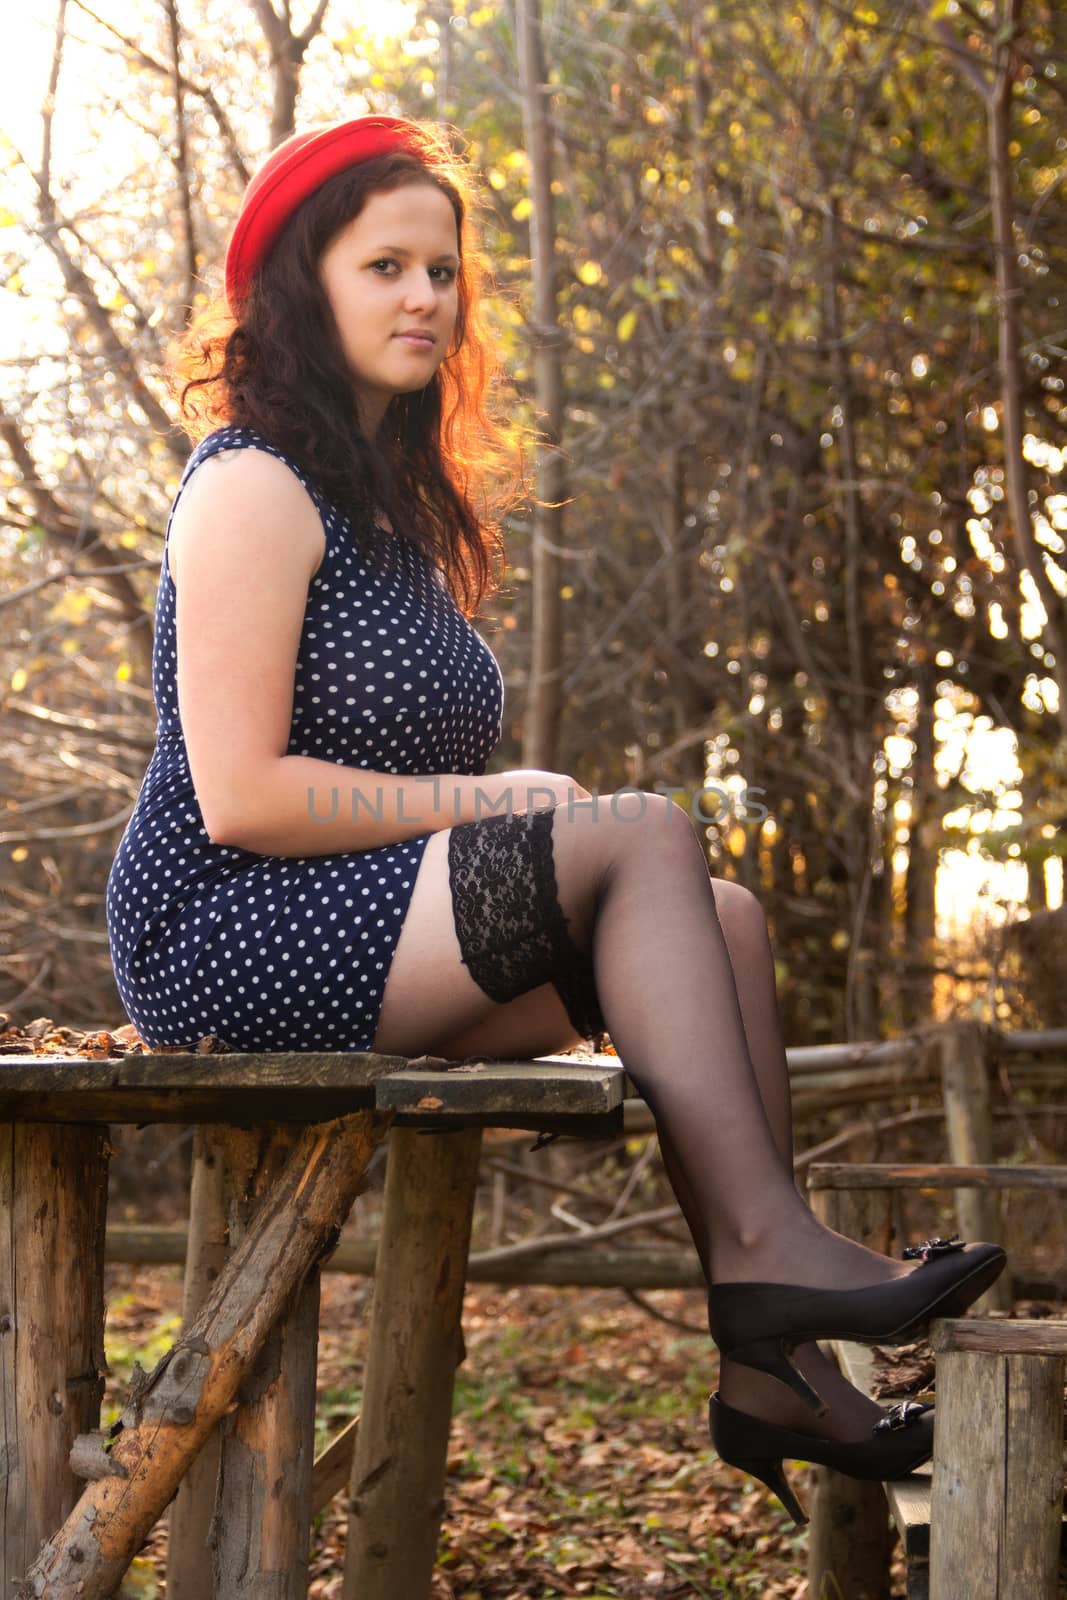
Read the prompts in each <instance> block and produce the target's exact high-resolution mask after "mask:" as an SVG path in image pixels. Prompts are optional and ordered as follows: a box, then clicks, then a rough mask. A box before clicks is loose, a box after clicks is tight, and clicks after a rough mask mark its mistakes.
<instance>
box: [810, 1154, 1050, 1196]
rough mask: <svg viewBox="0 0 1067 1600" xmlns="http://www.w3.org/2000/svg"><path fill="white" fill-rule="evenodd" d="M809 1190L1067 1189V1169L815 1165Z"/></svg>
mask: <svg viewBox="0 0 1067 1600" xmlns="http://www.w3.org/2000/svg"><path fill="white" fill-rule="evenodd" d="M808 1187H809V1189H1053V1190H1055V1189H1067V1166H1062V1167H1004V1166H990V1167H963V1166H951V1165H949V1164H948V1163H947V1162H938V1163H935V1164H930V1165H925V1166H917V1165H909V1166H905V1165H898V1164H896V1163H886V1164H885V1165H878V1164H867V1163H862V1162H855V1163H853V1162H847V1161H842V1162H831V1161H820V1162H813V1163H812V1165H811V1166H810V1167H809V1168H808Z"/></svg>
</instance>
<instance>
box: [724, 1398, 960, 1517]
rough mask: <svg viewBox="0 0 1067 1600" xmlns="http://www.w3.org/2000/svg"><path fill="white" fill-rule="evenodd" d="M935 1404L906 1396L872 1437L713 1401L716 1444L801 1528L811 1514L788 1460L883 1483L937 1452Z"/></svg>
mask: <svg viewBox="0 0 1067 1600" xmlns="http://www.w3.org/2000/svg"><path fill="white" fill-rule="evenodd" d="M933 1410H934V1408H933V1406H929V1405H926V1404H925V1403H922V1402H920V1401H917V1400H905V1401H903V1402H902V1403H901V1404H899V1405H894V1406H891V1407H890V1408H889V1410H888V1411H887V1412H885V1413H884V1414H883V1416H882V1417H881V1418H880V1420H879V1421H878V1422H876V1423H875V1424H874V1427H873V1428H872V1429H871V1437H870V1438H869V1439H856V1440H850V1441H842V1440H840V1439H820V1438H817V1437H816V1436H815V1435H814V1434H808V1433H798V1432H797V1431H796V1429H795V1428H780V1427H779V1426H778V1425H777V1423H774V1422H764V1421H763V1420H762V1418H760V1417H752V1416H749V1414H748V1413H747V1412H746V1411H737V1410H736V1409H735V1408H734V1407H733V1406H730V1405H727V1404H726V1402H725V1400H722V1399H720V1398H719V1395H718V1393H715V1394H713V1395H711V1396H710V1397H709V1399H708V1429H709V1432H710V1434H711V1442H712V1444H713V1445H714V1447H715V1449H716V1451H717V1452H718V1454H719V1456H720V1458H721V1459H722V1460H723V1461H725V1462H726V1464H727V1466H729V1467H736V1468H737V1469H738V1471H739V1472H747V1473H748V1474H749V1476H750V1477H753V1478H758V1479H759V1480H760V1482H761V1483H765V1484H766V1485H767V1487H768V1488H769V1489H772V1490H773V1491H774V1493H775V1494H776V1495H777V1496H778V1498H779V1500H780V1501H781V1502H782V1504H783V1505H784V1506H785V1508H786V1510H787V1511H788V1512H789V1515H790V1516H791V1517H792V1518H793V1521H794V1522H795V1523H796V1524H797V1526H798V1527H801V1526H803V1524H804V1523H806V1522H807V1520H808V1518H807V1515H806V1513H805V1511H804V1508H803V1506H802V1505H801V1504H800V1501H799V1500H798V1499H797V1497H796V1495H795V1494H794V1493H793V1489H792V1486H791V1485H790V1483H789V1480H788V1478H787V1477H786V1475H785V1468H784V1466H783V1462H784V1461H812V1462H815V1463H816V1464H817V1465H819V1466H824V1467H833V1469H834V1471H835V1472H843V1473H844V1474H845V1476H846V1477H849V1478H865V1479H867V1480H868V1481H877V1480H882V1479H891V1478H904V1477H907V1475H908V1473H909V1472H913V1471H914V1470H915V1468H916V1467H918V1466H921V1465H922V1463H923V1462H924V1461H929V1459H930V1457H931V1456H932V1455H933V1451H934V1416H933Z"/></svg>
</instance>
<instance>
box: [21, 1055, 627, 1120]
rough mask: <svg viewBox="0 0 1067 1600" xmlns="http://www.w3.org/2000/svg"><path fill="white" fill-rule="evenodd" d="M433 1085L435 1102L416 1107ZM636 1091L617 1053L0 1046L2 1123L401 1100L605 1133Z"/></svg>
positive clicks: (307, 1116)
mask: <svg viewBox="0 0 1067 1600" xmlns="http://www.w3.org/2000/svg"><path fill="white" fill-rule="evenodd" d="M386 1080H388V1081H389V1084H390V1088H389V1090H388V1092H383V1088H384V1084H385V1082H386ZM394 1080H395V1081H394ZM428 1095H429V1096H430V1099H431V1100H439V1101H440V1105H439V1106H430V1105H428V1104H424V1105H422V1107H421V1110H420V1107H419V1102H420V1101H425V1100H426V1097H427V1096H428ZM636 1095H637V1091H636V1089H635V1087H634V1085H633V1083H632V1081H631V1080H630V1079H629V1078H628V1077H627V1075H626V1073H625V1071H624V1069H623V1067H622V1065H621V1063H620V1061H619V1059H618V1057H617V1056H599V1057H593V1058H592V1059H590V1058H587V1057H574V1056H545V1057H542V1058H539V1059H538V1060H535V1061H517V1062H483V1061H479V1060H477V1059H476V1058H469V1059H468V1060H466V1061H450V1060H446V1059H445V1058H443V1057H440V1056H420V1057H417V1058H416V1059H414V1060H409V1059H408V1058H407V1057H405V1056H390V1055H378V1054H375V1053H374V1052H371V1051H366V1052H306V1053H304V1052H277V1053H273V1052H266V1053H262V1054H237V1053H234V1054H227V1053H218V1054H214V1053H207V1054H203V1055H196V1054H185V1053H182V1054H165V1055H141V1056H121V1057H111V1058H106V1059H104V1060H99V1061H92V1060H87V1059H86V1058H84V1057H69V1058H66V1057H56V1056H50V1055H39V1056H13V1055H7V1056H0V1121H8V1122H99V1123H107V1122H132V1123H149V1122H180V1123H222V1124H235V1123H237V1124H243V1125H252V1124H255V1123H263V1122H300V1123H308V1122H324V1121H330V1120H332V1119H333V1118H334V1117H337V1116H344V1115H348V1114H349V1113H351V1112H353V1111H360V1110H365V1109H369V1108H370V1107H371V1106H373V1105H378V1106H379V1107H392V1106H394V1105H395V1107H396V1109H397V1110H398V1111H399V1112H400V1113H401V1114H400V1115H399V1116H398V1119H397V1120H398V1122H400V1123H401V1124H412V1123H425V1122H431V1123H438V1122H440V1121H446V1122H449V1123H454V1122H455V1123H458V1121H459V1119H460V1118H462V1117H465V1118H467V1119H468V1120H470V1119H471V1118H472V1117H473V1118H476V1119H478V1120H481V1121H485V1122H491V1123H496V1124H498V1125H500V1126H502V1127H509V1126H517V1127H528V1128H530V1129H532V1130H538V1129H549V1128H556V1126H557V1124H558V1123H560V1122H563V1123H565V1124H566V1126H567V1128H568V1129H569V1130H572V1131H574V1132H586V1133H594V1132H598V1131H600V1132H603V1133H604V1134H605V1135H607V1134H608V1133H614V1132H621V1131H622V1125H621V1107H622V1103H623V1101H624V1100H625V1099H626V1098H628V1097H630V1098H633V1097H636ZM598 1118H599V1119H603V1127H602V1128H598V1126H597V1123H596V1119H598ZM590 1119H592V1120H590Z"/></svg>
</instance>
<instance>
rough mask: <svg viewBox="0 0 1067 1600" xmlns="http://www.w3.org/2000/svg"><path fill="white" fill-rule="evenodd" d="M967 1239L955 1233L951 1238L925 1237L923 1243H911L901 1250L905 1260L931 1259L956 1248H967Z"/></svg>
mask: <svg viewBox="0 0 1067 1600" xmlns="http://www.w3.org/2000/svg"><path fill="white" fill-rule="evenodd" d="M966 1246H967V1241H966V1240H965V1239H961V1238H960V1236H959V1234H958V1233H954V1234H953V1235H952V1237H951V1239H924V1240H923V1242H922V1244H909V1245H908V1247H907V1249H906V1250H902V1251H901V1255H902V1256H903V1258H904V1260H905V1261H930V1260H932V1259H933V1257H934V1256H947V1255H951V1254H952V1252H953V1251H954V1250H964V1249H966Z"/></svg>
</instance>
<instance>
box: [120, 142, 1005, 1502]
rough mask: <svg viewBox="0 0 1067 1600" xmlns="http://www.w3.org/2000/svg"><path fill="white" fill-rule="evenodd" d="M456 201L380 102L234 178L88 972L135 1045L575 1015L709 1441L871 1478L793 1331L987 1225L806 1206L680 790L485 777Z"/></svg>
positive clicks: (970, 1264) (478, 541)
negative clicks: (650, 1223)
mask: <svg viewBox="0 0 1067 1600" xmlns="http://www.w3.org/2000/svg"><path fill="white" fill-rule="evenodd" d="M470 211H471V194H470V190H469V185H468V179H467V176H466V173H465V170H464V168H463V167H462V164H461V163H460V162H459V161H458V160H457V158H456V157H455V156H454V154H453V153H452V152H451V150H450V149H449V147H448V145H447V144H446V143H445V141H444V138H443V136H441V135H440V134H438V133H437V132H435V131H434V130H432V129H430V128H428V127H425V126H422V125H418V124H414V123H411V122H406V121H404V120H402V119H399V118H389V117H362V118H357V119H355V120H353V121H349V122H344V123H339V124H333V125H329V126H325V127H318V128H312V129H309V130H307V131H305V132H303V133H300V134H297V135H294V136H293V137H292V138H291V139H289V140H287V141H286V142H285V143H284V144H283V145H281V146H280V147H279V148H278V149H277V150H276V151H274V152H273V154H272V155H270V157H269V158H268V159H267V160H266V161H265V163H264V164H263V165H262V166H261V168H260V169H259V170H258V172H257V173H256V174H255V176H254V177H253V179H252V181H251V183H250V184H249V186H248V189H247V192H246V194H245V197H244V199H243V202H242V205H241V209H240V213H239V216H238V218H237V222H236V225H235V227H234V230H233V234H232V236H231V239H230V243H229V246H228V249H227V255H226V297H227V303H226V304H225V305H219V306H216V307H210V308H209V309H208V312H207V313H206V314H205V315H204V316H202V317H201V318H199V319H198V321H197V323H196V324H195V325H194V326H193V327H192V328H191V329H190V331H189V333H188V334H187V335H186V337H185V339H184V342H183V345H182V347H181V349H180V352H179V357H178V360H177V362H176V365H175V378H176V380H177V381H178V382H179V383H180V382H181V381H182V380H185V382H184V387H183V388H182V389H181V396H180V398H181V406H182V415H183V421H184V425H185V426H186V429H187V431H188V432H189V433H190V434H191V436H192V437H193V438H199V443H198V444H197V446H196V448H195V450H194V451H193V454H192V456H191V457H190V460H189V463H188V465H187V467H186V470H185V472H184V474H183V477H182V480H181V484H180V486H179V489H178V493H177V495H176V497H175V503H174V506H173V508H172V511H171V517H170V521H169V524H168V529H167V539H166V547H165V551H164V560H163V569H162V572H161V580H160V588H159V596H158V601H157V635H156V643H155V659H154V671H153V689H154V693H155V699H156V705H157V709H158V714H159V727H158V734H157V743H156V748H155V751H154V753H153V756H152V761H151V763H150V765H149V768H148V772H147V773H146V776H145V780H144V784H143V786H142V789H141V793H140V795H139V797H138V800H137V805H136V807H135V810H134V813H133V815H132V817H131V819H130V822H129V825H128V827H127V829H126V833H125V835H124V837H123V840H122V843H121V845H120V847H119V851H118V853H117V856H116V859H115V863H114V865H113V868H112V871H111V875H110V878H109V882H108V893H107V916H108V930H109V936H110V942H111V951H112V957H113V960H114V965H115V973H116V978H117V982H118V986H119V991H120V994H121V996H122V999H123V1002H124V1004H125V1006H126V1008H127V1010H128V1012H129V1015H130V1017H131V1018H132V1020H133V1021H134V1023H135V1024H136V1026H137V1027H138V1029H139V1031H140V1032H141V1034H142V1036H143V1037H144V1039H145V1040H146V1042H147V1043H148V1044H149V1045H150V1046H152V1047H158V1046H163V1045H171V1046H181V1045H190V1044H193V1043H195V1041H196V1040H197V1039H199V1038H200V1037H201V1036H202V1035H204V1034H206V1033H215V1034H217V1035H219V1036H220V1037H221V1038H223V1039H224V1040H225V1041H226V1042H227V1043H229V1044H231V1045H234V1046H236V1047H238V1048H241V1049H247V1050H256V1049H265V1050H284V1049H296V1050H370V1049H374V1050H379V1051H384V1052H387V1053H396V1054H402V1055H418V1054H422V1053H424V1052H430V1053H433V1054H435V1055H442V1056H447V1057H459V1056H464V1055H469V1054H475V1053H478V1054H487V1055H497V1056H508V1055H518V1056H524V1057H529V1056H537V1055H542V1054H548V1053H551V1052H555V1051H560V1050H564V1049H567V1048H569V1047H570V1046H571V1045H573V1044H574V1043H576V1042H577V1041H578V1040H579V1039H581V1038H590V1037H593V1036H594V1035H595V1034H596V1033H597V1032H598V1031H599V1030H601V1029H602V1028H605V1027H606V1028H607V1029H608V1030H609V1031H610V1035H611V1038H612V1041H613V1043H614V1045H615V1047H616V1049H617V1050H618V1053H619V1056H620V1058H621V1059H622V1061H623V1063H624V1064H625V1066H626V1069H627V1071H628V1072H629V1073H630V1074H631V1076H632V1077H633V1079H634V1080H635V1082H636V1083H637V1084H638V1086H639V1087H640V1089H641V1092H642V1094H643V1096H644V1098H645V1100H646V1101H647V1103H648V1104H649V1105H650V1106H651V1108H652V1110H653V1112H654V1114H655V1117H656V1124H657V1128H658V1132H659V1138H660V1145H661V1149H662V1152H663V1158H664V1162H665V1164H666V1168H667V1172H668V1175H669V1178H670V1181H671V1184H672V1186H673V1188H674V1190H675V1193H676V1194H677V1196H678V1200H679V1203H680V1205H681V1208H682V1211H683V1213H684V1215H685V1218H686V1221H687V1223H688V1225H689V1228H690V1231H691V1232H692V1235H693V1239H694V1243H695V1244H696V1248H697V1250H698V1252H699V1255H700V1260H701V1263H702V1265H703V1269H704V1272H705V1275H706V1277H707V1281H708V1285H709V1290H708V1317H709V1327H710V1329H711V1332H712V1334H713V1336H714V1338H715V1340H716V1342H717V1344H718V1346H719V1350H720V1355H721V1375H720V1387H719V1390H718V1392H717V1393H716V1394H715V1395H713V1396H712V1397H711V1401H710V1427H711V1433H712V1439H713V1442H714V1443H715V1445H716V1448H717V1449H718V1451H719V1453H720V1455H721V1456H722V1457H723V1458H724V1459H725V1460H726V1461H728V1462H731V1463H733V1464H734V1465H736V1466H738V1467H742V1468H744V1469H745V1470H746V1471H748V1472H751V1473H753V1474H755V1475H757V1476H759V1477H760V1478H761V1479H763V1480H764V1481H765V1482H766V1483H768V1484H770V1485H771V1486H772V1487H774V1488H775V1490H776V1491H777V1493H778V1494H779V1495H780V1496H781V1498H782V1499H783V1501H784V1503H785V1504H786V1505H787V1507H788V1508H789V1510H790V1511H791V1512H792V1514H793V1516H794V1518H795V1519H796V1520H797V1521H802V1520H804V1513H803V1511H802V1509H801V1508H800V1506H799V1504H798V1502H797V1501H796V1498H795V1496H794V1495H793V1493H792V1491H791V1489H790V1488H789V1485H788V1484H787V1483H786V1481H785V1479H784V1477H783V1475H782V1469H781V1462H782V1459H783V1458H787V1459H803V1460H807V1461H817V1462H824V1463H827V1464H830V1465H833V1466H835V1467H837V1468H838V1469H839V1470H840V1471H843V1472H846V1473H850V1474H852V1475H854V1476H857V1477H868V1478H884V1477H891V1476H895V1475H900V1474H902V1473H905V1472H907V1471H910V1470H911V1468H912V1467H914V1466H916V1465H918V1464H919V1463H920V1462H921V1461H924V1460H926V1459H928V1457H929V1456H930V1454H931V1451H932V1438H933V1416H932V1408H930V1407H927V1406H919V1405H911V1406H907V1407H903V1408H902V1407H899V1406H898V1407H894V1408H893V1409H892V1411H891V1412H889V1413H883V1411H882V1409H881V1407H879V1406H877V1405H876V1404H875V1403H874V1402H873V1401H870V1400H868V1399H867V1397H866V1396H864V1395H862V1394H860V1393H859V1392H858V1391H857V1390H855V1389H854V1388H852V1387H851V1385H849V1384H848V1383H847V1382H846V1381H845V1380H844V1378H843V1377H841V1375H840V1374H839V1373H838V1372H837V1370H836V1368H835V1367H833V1366H832V1364H831V1363H829V1362H828V1361H827V1360H825V1359H824V1358H823V1356H822V1355H821V1354H820V1352H819V1350H818V1349H817V1347H816V1345H815V1343H814V1341H815V1340H816V1339H818V1338H822V1337H832V1336H834V1335H839V1336H842V1337H846V1338H854V1339H861V1340H866V1341H868V1342H874V1341H876V1340H877V1341H879V1342H884V1343H892V1342H894V1341H896V1342H901V1341H903V1340H904V1339H907V1338H911V1337H914V1336H915V1335H916V1334H917V1333H919V1332H920V1331H921V1329H922V1328H923V1327H925V1325H926V1323H927V1322H928V1320H929V1318H930V1317H931V1316H932V1315H934V1314H935V1313H936V1314H939V1315H944V1314H956V1313H959V1312H960V1311H962V1310H963V1309H965V1307H966V1306H967V1305H969V1304H970V1303H971V1302H972V1301H973V1300H974V1299H975V1298H976V1297H977V1296H978V1295H979V1294H980V1293H981V1292H982V1291H983V1290H984V1289H985V1288H986V1287H987V1285H988V1284H989V1283H990V1282H992V1281H993V1279H994V1278H995V1277H996V1276H997V1274H998V1273H999V1272H1000V1271H1001V1269H1002V1268H1003V1266H1004V1260H1005V1258H1004V1253H1003V1251H1001V1250H999V1249H998V1248H997V1247H995V1246H989V1245H971V1246H966V1247H964V1246H962V1245H959V1244H948V1245H946V1244H944V1243H942V1242H941V1241H934V1242H932V1244H931V1246H930V1247H929V1248H928V1249H927V1250H926V1252H925V1255H924V1259H923V1261H922V1262H921V1263H920V1264H919V1265H918V1266H908V1265H905V1264H904V1263H903V1262H898V1261H894V1260H890V1259H888V1258H886V1257H884V1256H881V1255H878V1254H876V1253H875V1252H873V1251H871V1250H867V1249H865V1248H864V1247H863V1246H861V1245H859V1244H856V1243H854V1242H853V1241H851V1240H848V1239H845V1238H843V1237H842V1236H840V1235H838V1234H836V1233H833V1232H831V1231H830V1230H828V1229H826V1228H824V1227H823V1226H822V1225H821V1224H820V1223H819V1222H818V1221H817V1220H816V1219H815V1217H814V1216H813V1215H812V1213H811V1212H810V1210H809V1209H808V1207H807V1206H806V1205H805V1204H804V1202H803V1200H802V1199H801V1197H800V1196H799V1194H798V1192H797V1189H796V1187H795V1185H794V1182H793V1178H792V1171H791V1163H792V1130H791V1121H790V1101H789V1085H788V1079H787V1073H786V1065H785V1052H784V1049H783V1046H782V1040H781V1037H780V1033H779V1031H778V1023H777V1011H776V1003H775V990H774V977H773V963H772V958H771V951H770V945H769V941H768V936H767V927H766V921H765V919H764V916H763V913H762V911H761V909H760V907H759V904H758V902H757V901H756V900H755V899H754V897H753V896H752V895H750V894H749V893H748V892H747V891H745V890H744V889H742V888H741V887H739V886H737V885H734V884H729V883H721V882H713V881H712V880H711V878H710V876H709V873H708V869H707V863H706V860H705V856H704V852H703V849H702V846H701V844H700V841H699V839H698V837H697V834H696V832H695V831H694V829H693V828H692V826H691V825H690V823H689V820H688V818H687V817H686V815H685V813H684V812H683V811H682V810H681V809H680V808H678V807H676V806H675V805H674V804H673V802H671V801H670V800H669V799H667V798H666V797H665V796H663V795H660V794H652V793H644V792H640V791H636V792H635V791H630V792H628V793H626V794H624V795H619V796H614V795H613V796H603V797H598V799H597V801H596V802H594V801H593V799H592V797H591V796H590V795H589V793H588V791H586V790H585V789H583V788H582V787H581V786H580V785H579V784H578V783H576V782H575V781H574V780H573V779H572V778H570V777H568V776H567V775H565V774H558V773H545V772H536V771H535V772H529V771H521V772H505V773H496V774H493V775H491V776H488V777H487V776H484V774H485V767H486V763H487V761H488V759H489V757H490V756H491V755H492V752H493V750H494V748H495V746H496V744H497V742H498V740H499V737H500V727H501V713H502V708H503V685H502V680H501V677H500V673H499V670H498V669H497V667H496V664H495V661H494V659H493V656H492V654H491V652H490V651H489V649H488V647H487V646H486V645H485V644H484V643H483V642H482V640H481V639H480V638H479V636H478V634H477V633H476V632H475V631H474V629H473V627H472V626H471V624H470V621H469V616H470V615H471V614H473V613H474V612H475V611H476V610H477V607H478V605H479V604H480V603H481V600H482V599H483V598H484V594H485V592H486V589H487V587H488V583H489V577H490V562H489V553H490V550H491V549H492V548H493V544H494V541H497V542H498V540H499V534H498V522H497V520H495V519H494V515H493V505H492V502H491V501H490V499H489V498H488V494H487V489H486V485H487V484H488V483H491V482H493V481H495V477H496V475H497V474H498V470H499V468H500V466H501V463H502V462H503V461H504V460H505V459H506V450H505V448H504V445H505V440H504V435H503V433H502V431H501V429H500V428H499V427H498V425H497V424H496V423H495V422H494V421H493V420H492V419H491V418H490V416H489V415H488V411H487V406H486V396H487V393H488V391H489V386H490V383H491V381H492V379H493V377H494V374H495V371H496V369H495V366H494V362H493V359H492V345H491V341H490V339H489V336H488V334H487V332H486V329H485V326H484V323H483V321H482V316H481V309H480V308H481V298H482V292H483V289H484V286H485V284H486V283H487V282H488V281H489V280H488V273H487V269H486V267H485V264H484V260H483V258H482V256H481V255H480V254H479V252H478V250H477V248H476V246H475V240H474V237H473V229H472V220H471V214H470ZM198 372H199V374H200V376H197V375H196V374H197V373H198ZM509 492H511V491H509V490H505V489H500V490H499V492H498V499H497V502H496V506H497V509H499V508H500V507H502V506H504V505H506V504H507V503H509V502H508V493H509ZM457 594H458V595H460V596H461V598H462V601H463V604H464V606H465V607H466V608H467V609H466V610H465V611H464V610H461V608H460V604H459V602H458V601H457V599H456V595H457Z"/></svg>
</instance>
